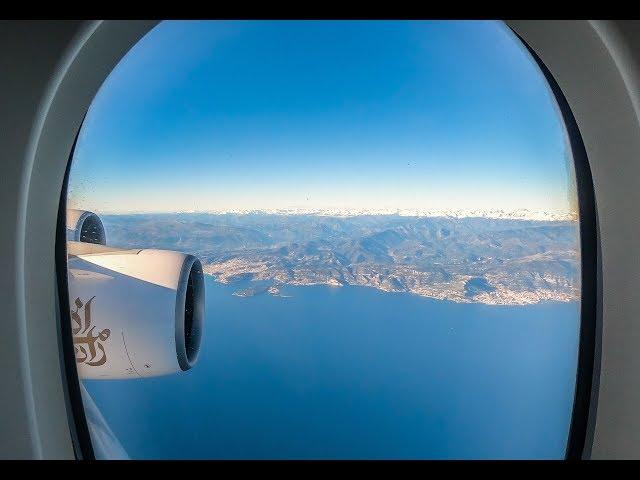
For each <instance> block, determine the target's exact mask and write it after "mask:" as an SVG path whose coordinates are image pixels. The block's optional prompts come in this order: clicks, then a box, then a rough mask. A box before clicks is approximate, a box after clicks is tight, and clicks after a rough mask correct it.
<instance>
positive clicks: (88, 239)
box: [67, 208, 107, 245]
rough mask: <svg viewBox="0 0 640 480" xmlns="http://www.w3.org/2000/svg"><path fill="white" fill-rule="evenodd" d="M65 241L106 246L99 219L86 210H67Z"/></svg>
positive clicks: (102, 227)
mask: <svg viewBox="0 0 640 480" xmlns="http://www.w3.org/2000/svg"><path fill="white" fill-rule="evenodd" d="M67 241H72V242H85V243H96V244H99V245H106V244H107V236H106V234H105V231H104V225H102V221H101V220H100V217H98V216H97V215H96V214H95V213H93V212H87V211H86V210H75V209H71V208H69V209H67Z"/></svg>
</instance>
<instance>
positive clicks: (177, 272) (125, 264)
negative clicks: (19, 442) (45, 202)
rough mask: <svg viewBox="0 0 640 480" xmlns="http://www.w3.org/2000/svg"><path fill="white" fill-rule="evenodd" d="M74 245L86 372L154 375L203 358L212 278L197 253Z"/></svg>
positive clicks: (72, 273)
mask: <svg viewBox="0 0 640 480" xmlns="http://www.w3.org/2000/svg"><path fill="white" fill-rule="evenodd" d="M80 228H82V227H80ZM68 251H69V259H68V271H69V276H68V280H69V299H70V304H71V305H70V307H71V322H72V331H73V342H74V348H75V353H76V362H77V367H78V375H79V376H80V378H86V379H117V378H139V377H151V376H158V375H166V374H170V373H174V372H179V371H184V370H188V369H189V368H191V367H192V366H193V365H194V364H195V362H196V359H197V357H198V352H199V350H200V341H201V337H202V328H203V322H204V278H203V274H202V266H201V264H200V261H199V260H198V259H197V258H196V257H194V256H192V255H187V254H183V253H179V252H173V251H167V250H155V249H141V250H123V249H114V248H110V247H106V246H102V245H99V244H92V243H78V242H74V241H71V242H68Z"/></svg>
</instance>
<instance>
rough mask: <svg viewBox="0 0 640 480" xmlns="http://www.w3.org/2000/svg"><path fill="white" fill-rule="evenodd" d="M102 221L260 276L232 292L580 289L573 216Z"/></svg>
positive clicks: (220, 275) (450, 296)
mask: <svg viewBox="0 0 640 480" xmlns="http://www.w3.org/2000/svg"><path fill="white" fill-rule="evenodd" d="M542 218H545V217H544V216H543V217H542ZM551 218H553V217H551ZM104 222H105V227H106V229H107V232H108V242H109V244H110V245H114V246H121V247H127V248H130V247H133V246H138V247H140V246H144V247H149V248H166V249H172V250H179V251H184V252H189V253H193V254H196V255H197V256H198V257H199V258H200V259H201V261H202V264H203V270H204V272H205V273H206V274H208V275H211V276H212V277H213V278H214V279H215V280H216V281H218V282H221V283H225V284H234V283H236V282H240V281H242V280H251V281H255V282H256V286H255V287H250V288H248V289H239V290H237V291H236V292H235V293H234V295H237V296H253V295H256V294H259V293H268V294H271V295H275V296H282V295H281V294H280V288H281V287H282V286H284V285H330V286H337V287H339V286H345V285H358V286H365V287H371V288H376V289H378V290H381V291H385V292H409V293H412V294H415V295H420V296H424V297H429V298H435V299H442V300H450V301H454V302H464V303H484V304H491V305H523V304H531V303H538V302H541V301H561V302H569V301H575V300H577V299H578V298H579V295H580V284H579V280H580V262H579V245H578V239H579V235H578V233H579V232H578V224H577V222H576V221H575V220H573V219H568V220H532V219H512V218H490V217H453V216H451V217H422V216H409V215H398V214H392V215H355V216H330V215H316V214H269V213H263V212H251V213H245V214H239V213H229V214H195V213H191V214H185V213H182V214H139V215H107V216H105V217H104Z"/></svg>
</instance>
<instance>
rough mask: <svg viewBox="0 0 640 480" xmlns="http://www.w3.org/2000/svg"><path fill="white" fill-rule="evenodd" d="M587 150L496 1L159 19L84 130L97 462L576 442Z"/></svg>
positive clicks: (79, 174) (515, 452)
mask: <svg viewBox="0 0 640 480" xmlns="http://www.w3.org/2000/svg"><path fill="white" fill-rule="evenodd" d="M576 198H577V192H576V187H575V181H574V172H573V164H572V158H571V152H570V150H569V147H568V144H567V138H566V132H565V127H564V125H563V123H562V120H561V117H560V115H559V112H558V109H557V106H556V104H555V99H554V97H553V95H552V94H551V92H550V89H549V87H548V85H547V84H546V81H545V79H544V77H543V75H542V74H541V72H540V71H539V69H538V67H537V65H536V64H535V62H534V61H533V59H532V58H531V57H530V55H529V54H528V52H527V51H526V49H525V48H524V47H523V45H522V44H521V43H519V41H518V40H517V39H516V38H515V36H514V35H513V34H512V33H511V32H510V31H509V30H508V29H507V28H506V27H505V26H504V25H503V24H502V23H500V22H489V21H473V22H453V21H434V22H432V21H429V22H426V21H409V22H407V21H340V22H328V21H317V22H316V21H274V22H271V21H264V22H262V21H261V22H257V21H246V22H245V21H233V22H227V21H207V22H192V21H185V22H177V21H171V22H163V23H161V24H159V25H158V26H157V27H156V28H154V29H153V30H152V31H151V32H150V33H149V34H147V35H146V36H145V37H144V38H143V39H142V40H141V41H140V42H139V43H138V44H137V45H136V46H135V47H134V48H133V49H132V50H131V51H130V52H129V53H128V54H127V55H126V56H125V57H124V58H123V59H122V61H121V62H120V63H119V64H118V65H117V67H116V68H115V69H114V70H113V72H112V73H111V75H110V76H109V77H108V79H107V80H106V82H105V83H104V85H103V86H102V88H101V90H100V91H99V93H98V94H97V96H96V97H95V100H94V101H93V103H92V105H91V108H90V110H89V112H88V114H87V117H86V120H85V122H84V125H83V127H82V130H81V132H80V135H79V138H78V142H77V147H76V150H75V153H74V158H73V164H72V170H71V174H70V184H69V196H68V207H69V210H68V219H67V223H68V239H69V245H70V247H69V253H70V256H69V279H70V299H71V305H70V308H71V313H72V326H73V332H74V346H75V348H76V360H77V364H78V369H79V375H80V377H81V381H82V382H81V383H82V386H83V389H84V390H83V395H84V402H85V409H86V411H87V416H88V418H89V424H90V427H91V433H92V438H93V442H94V447H95V448H96V454H97V456H98V457H100V458H104V457H122V456H129V457H131V458H232V459H236V458H258V459H259V458H290V459H296V458H562V457H563V456H564V452H565V448H566V443H567V437H568V430H569V423H570V419H571V411H572V405H573V396H574V388H575V374H576V365H577V350H578V330H579V307H580V305H579V298H580V283H579V281H580V253H579V229H578V222H577V200H576Z"/></svg>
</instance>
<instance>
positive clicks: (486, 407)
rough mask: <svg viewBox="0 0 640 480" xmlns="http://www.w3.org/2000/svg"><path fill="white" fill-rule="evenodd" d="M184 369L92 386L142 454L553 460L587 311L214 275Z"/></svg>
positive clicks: (134, 454)
mask: <svg viewBox="0 0 640 480" xmlns="http://www.w3.org/2000/svg"><path fill="white" fill-rule="evenodd" d="M205 281H206V321H205V325H204V333H203V340H202V347H201V352H200V356H199V359H198V362H197V364H196V365H195V367H194V368H193V369H191V370H189V371H187V372H183V373H180V374H175V375H169V376H165V377H157V378H148V379H135V380H101V381H98V380H94V381H84V384H85V386H86V387H87V390H88V391H89V393H90V394H91V396H92V398H93V400H94V402H95V403H96V405H97V406H98V408H99V409H100V411H101V412H102V414H103V416H104V418H105V419H106V421H107V422H108V423H109V426H110V427H111V429H112V430H113V432H114V433H115V435H116V436H117V437H118V439H119V440H120V442H121V443H122V445H123V447H124V448H125V450H126V451H127V453H128V455H129V456H130V457H131V458H135V459H164V458H168V459H493V458H499V459H513V458H515V459H521V458H535V459H559V458H563V456H564V453H565V448H566V443H567V436H568V430H569V423H570V420H571V411H572V406H573V398H574V388H575V376H576V366H577V351H578V331H579V324H580V320H579V304H577V303H575V302H573V303H558V302H548V303H540V304H536V305H527V306H495V305H483V304H461V303H454V302H449V301H442V300H433V299H429V298H424V297H420V296H416V295H413V294H408V293H389V292H383V291H380V290H376V289H373V288H367V287H357V286H345V287H329V286H320V285H318V286H285V287H282V288H281V289H280V295H281V296H272V295H271V294H269V293H268V292H266V291H263V290H262V291H260V292H259V293H258V294H256V295H253V296H236V295H233V292H236V291H238V290H239V289H243V288H249V287H250V286H251V283H250V282H245V283H244V284H242V283H241V284H233V285H225V284H221V283H218V282H215V281H214V280H213V278H212V277H209V276H205Z"/></svg>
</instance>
